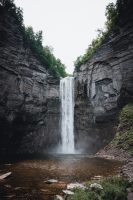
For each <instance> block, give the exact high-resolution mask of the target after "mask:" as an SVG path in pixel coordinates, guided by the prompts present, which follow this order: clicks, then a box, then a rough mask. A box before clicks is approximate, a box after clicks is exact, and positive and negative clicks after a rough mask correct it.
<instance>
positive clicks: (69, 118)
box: [60, 77, 74, 154]
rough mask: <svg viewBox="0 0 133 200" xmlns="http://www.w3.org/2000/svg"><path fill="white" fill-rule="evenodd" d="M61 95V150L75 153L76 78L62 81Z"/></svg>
mask: <svg viewBox="0 0 133 200" xmlns="http://www.w3.org/2000/svg"><path fill="white" fill-rule="evenodd" d="M60 97H61V139H62V145H61V152H62V153H67V154H68V153H74V127H73V123H74V78H73V77H66V78H63V79H62V80H61V81H60Z"/></svg>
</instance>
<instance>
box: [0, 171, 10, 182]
mask: <svg viewBox="0 0 133 200" xmlns="http://www.w3.org/2000/svg"><path fill="white" fill-rule="evenodd" d="M11 174H12V172H8V173H6V174H2V175H0V180H3V179H5V178H6V177H8V176H10V175H11Z"/></svg>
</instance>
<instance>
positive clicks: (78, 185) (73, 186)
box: [67, 183, 86, 190]
mask: <svg viewBox="0 0 133 200" xmlns="http://www.w3.org/2000/svg"><path fill="white" fill-rule="evenodd" d="M74 188H80V189H83V190H84V189H86V186H84V184H81V183H70V184H68V185H67V189H68V190H72V189H74Z"/></svg>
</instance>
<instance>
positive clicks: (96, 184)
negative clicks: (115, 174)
mask: <svg viewBox="0 0 133 200" xmlns="http://www.w3.org/2000/svg"><path fill="white" fill-rule="evenodd" d="M90 188H91V189H92V190H103V187H102V186H101V185H100V184H98V183H92V184H91V185H90Z"/></svg>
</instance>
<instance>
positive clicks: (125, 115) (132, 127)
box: [111, 104, 133, 155]
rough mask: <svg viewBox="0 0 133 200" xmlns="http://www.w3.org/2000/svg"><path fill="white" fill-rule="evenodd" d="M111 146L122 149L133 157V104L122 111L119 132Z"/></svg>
mask: <svg viewBox="0 0 133 200" xmlns="http://www.w3.org/2000/svg"><path fill="white" fill-rule="evenodd" d="M111 146H113V147H117V148H122V149H124V150H125V151H127V152H128V153H129V154H131V155H133V104H128V105H126V106H125V107H124V108H123V109H122V111H121V113H120V123H119V127H118V131H117V133H116V136H115V138H114V139H113V141H112V142H111Z"/></svg>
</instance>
